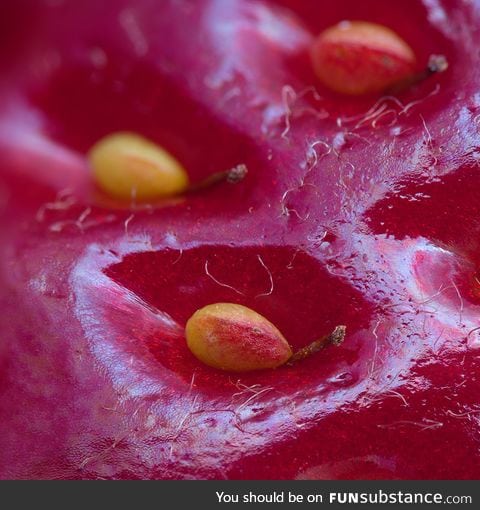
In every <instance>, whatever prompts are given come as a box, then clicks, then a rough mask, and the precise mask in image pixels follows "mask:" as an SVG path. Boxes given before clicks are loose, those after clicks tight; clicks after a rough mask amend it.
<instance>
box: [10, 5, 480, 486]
mask: <svg viewBox="0 0 480 510" xmlns="http://www.w3.org/2000/svg"><path fill="white" fill-rule="evenodd" d="M0 9H2V11H3V12H2V13H1V14H0V34H1V36H0V58H1V61H0V62H1V71H0V73H1V74H0V225H1V228H0V240H1V243H0V304H1V307H2V314H1V316H0V327H1V332H2V333H1V341H0V367H1V368H0V394H1V395H0V423H1V424H2V434H1V435H0V477H1V478H49V479H50V478H54V479H57V478H61V479H71V478H75V479H76V478H83V479H99V478H100V479H130V478H140V479H172V478H173V479H177V478H181V479H220V478H229V479H239V478H240V479H252V478H266V479H270V478H275V479H293V478H299V479H332V478H333V479H336V478H340V479H342V478H363V479H365V478H367V479H371V478H388V479H412V478H413V479H421V478H427V479H443V478H455V479H457V478H477V477H479V476H480V467H479V466H480V464H479V463H480V450H479V444H480V443H479V441H480V390H479V381H478V375H477V374H479V370H480V358H479V355H480V350H479V349H480V329H479V327H480V280H478V279H477V270H478V266H479V265H480V200H479V195H480V169H479V163H480V70H479V62H480V54H479V50H478V40H479V37H480V30H479V28H478V27H480V2H479V1H476V0H475V1H468V2H467V1H466V0H465V1H460V0H458V1H453V0H451V1H446V0H445V1H442V0H424V1H423V2H422V1H420V0H418V1H411V0H409V1H405V2H383V1H382V0H365V1H363V2H357V1H354V0H336V1H325V2H318V1H316V0H282V1H273V0H271V1H268V0H263V1H261V0H196V1H188V0H168V1H167V0H165V1H162V2H158V1H155V0H142V1H134V0H116V1H113V0H112V1H105V2H98V1H94V0H86V1H83V2H77V1H74V0H64V1H62V0H36V1H34V0H31V1H29V0H24V1H22V2H16V1H14V0H9V1H3V2H2V6H1V8H0ZM343 19H353V20H356V19H359V20H365V21H371V22H374V23H379V24H382V25H385V26H387V27H389V28H391V29H392V30H395V32H397V33H398V34H399V35H400V36H401V37H402V38H404V39H405V41H406V42H407V43H408V44H409V45H410V46H411V47H412V48H413V50H414V52H415V54H416V57H417V61H418V66H419V69H421V68H422V67H424V65H425V63H426V62H427V60H428V57H429V56H430V55H432V54H443V55H445V56H446V57H447V59H448V62H449V69H448V71H447V72H445V73H442V74H441V75H438V76H433V77H431V78H429V79H427V80H424V81H422V82H420V83H417V84H415V85H412V86H411V87H409V88H408V89H407V90H404V91H403V92H401V93H398V94H396V95H395V96H386V95H383V96H382V95H377V96H368V97H360V98H352V97H348V96H341V95H339V94H335V93H333V92H330V91H329V90H327V89H326V88H324V87H322V85H321V84H320V83H318V81H317V80H316V78H315V76H314V73H313V70H312V67H311V63H310V57H309V52H310V47H311V45H312V44H313V41H314V39H315V37H316V36H317V35H318V34H319V33H320V32H321V31H322V30H324V29H325V28H327V27H329V26H331V25H334V24H336V23H338V22H339V21H341V20H343ZM116 131H131V132H135V133H138V134H140V135H143V136H145V137H147V138H149V139H151V140H153V141H154V142H156V143H158V144H159V145H161V146H162V147H164V148H166V149H167V150H168V151H169V152H170V153H171V154H173V155H174V156H175V157H176V158H177V159H178V160H179V161H180V162H181V163H182V164H183V165H184V166H185V168H186V169H187V171H188V173H189V176H190V179H191V180H192V181H193V182H194V183H195V182H200V181H201V180H202V179H204V178H206V177H208V176H209V175H210V174H213V173H215V172H219V171H224V170H228V169H229V168H232V167H235V166H237V165H246V167H247V168H248V174H247V175H246V177H245V178H244V179H243V180H242V181H241V182H238V183H235V184H232V183H228V182H222V183H218V184H216V185H215V186H212V187H210V188H205V189H199V190H198V191H197V192H194V193H187V194H186V195H185V196H182V197H179V198H175V199H172V200H168V201H163V202H160V203H155V204H153V205H152V206H151V207H145V206H140V205H137V204H135V201H134V200H132V203H131V204H123V205H122V204H120V203H116V202H113V201H109V200H107V199H106V198H105V197H103V196H101V195H100V193H99V192H98V191H96V189H95V186H94V185H93V183H92V177H91V172H90V169H89V167H88V162H87V158H86V153H87V151H88V150H89V149H90V147H91V146H92V145H93V144H94V143H95V142H96V141H97V140H99V139H100V138H101V137H103V136H105V135H107V134H109V133H111V132H116ZM216 302H231V303H238V304H242V305H245V306H248V307H250V308H252V309H253V310H255V311H257V312H258V313H261V314H262V315H263V316H265V317H266V318H267V319H268V320H269V321H271V322H272V323H273V324H275V326H276V327H278V329H279V330H280V331H281V332H282V333H283V334H284V336H285V337H286V338H287V339H288V341H289V342H290V344H291V345H292V347H293V348H294V349H299V348H301V347H303V346H305V345H307V344H308V343H310V342H312V341H313V340H315V339H316V338H319V337H321V336H322V335H326V334H329V333H330V332H331V331H332V330H333V329H334V328H335V327H336V326H337V325H341V324H342V325H346V326H347V334H346V338H345V341H344V342H343V344H342V345H341V346H339V347H335V346H329V347H328V348H326V349H324V350H322V351H320V352H318V353H315V354H313V355H312V356H310V357H309V358H307V359H305V360H303V361H301V362H299V363H296V364H293V365H291V366H284V367H280V368H277V369H275V370H265V371H258V372H251V373H247V374H235V373H228V372H222V371H219V370H215V369H213V368H210V367H207V366H206V365H203V364H202V363H201V362H200V361H199V360H197V359H196V358H195V357H194V356H193V355H192V354H191V353H190V351H189V350H188V348H187V345H186V342H185V334H184V327H185V323H186V321H187V320H188V318H189V317H190V316H191V315H192V314H193V313H194V312H195V311H196V310H197V309H199V308H201V307H203V306H205V305H207V304H211V303H216Z"/></svg>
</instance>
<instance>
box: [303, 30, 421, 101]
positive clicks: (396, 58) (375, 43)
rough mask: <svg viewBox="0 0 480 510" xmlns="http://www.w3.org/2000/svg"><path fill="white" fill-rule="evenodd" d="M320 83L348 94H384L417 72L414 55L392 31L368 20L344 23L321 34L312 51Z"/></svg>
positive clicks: (314, 66)
mask: <svg viewBox="0 0 480 510" xmlns="http://www.w3.org/2000/svg"><path fill="white" fill-rule="evenodd" d="M311 58H312V65H313V69H314V71H315V74H316V75H317V77H318V78H319V80H320V81H321V82H322V83H323V84H324V85H326V86H327V87H329V88H330V89H332V90H334V91H336V92H340V93H342V94H349V95H361V94H371V93H376V92H381V91H383V90H385V89H387V88H389V87H392V86H394V85H396V84H398V83H401V82H403V81H408V79H409V78H411V77H412V76H413V74H414V72H415V61H416V59H415V54H414V52H413V50H412V49H411V48H410V46H409V45H408V44H407V43H406V42H405V41H404V40H403V39H402V38H401V37H400V36H399V35H397V34H396V33H395V32H394V31H393V30H391V29H389V28H387V27H385V26H383V25H378V24H376V23H369V22H366V21H342V22H340V23H338V24H337V25H334V26H332V27H330V28H328V29H326V30H325V31H324V32H322V33H321V34H320V35H319V36H318V38H317V39H316V40H315V42H314V44H313V45H312V49H311Z"/></svg>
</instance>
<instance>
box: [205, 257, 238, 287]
mask: <svg viewBox="0 0 480 510" xmlns="http://www.w3.org/2000/svg"><path fill="white" fill-rule="evenodd" d="M205 273H206V274H207V276H209V277H210V278H211V279H212V280H213V281H214V282H215V283H216V284H217V285H220V287H225V288H227V289H230V290H233V291H234V292H236V293H237V294H240V296H245V294H244V293H243V292H240V291H239V290H237V289H236V288H235V287H232V286H231V285H228V284H226V283H222V282H220V281H219V280H217V279H216V278H215V277H214V276H213V275H212V274H211V273H210V272H209V270H208V260H206V261H205Z"/></svg>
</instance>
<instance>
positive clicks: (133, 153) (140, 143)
mask: <svg viewBox="0 0 480 510" xmlns="http://www.w3.org/2000/svg"><path fill="white" fill-rule="evenodd" d="M88 159H89V161H90V164H91V167H92V172H93V176H94V179H95V181H96V183H97V185H98V186H99V187H100V188H101V189H102V190H103V191H104V192H105V193H107V194H108V195H109V196H111V197H113V198H117V199H120V200H124V201H131V198H132V196H135V199H136V200H138V201H140V202H145V201H152V200H156V199H160V198H164V197H170V196H173V195H177V194H179V193H182V192H184V191H185V190H186V189H187V187H188V184H189V182H188V176H187V172H186V171H185V169H184V168H183V167H182V165H181V164H180V163H179V162H178V161H177V160H176V159H175V158H174V157H173V156H172V155H171V154H169V153H168V152H167V151H166V150H165V149H163V148H162V147H160V146H158V145H156V144H155V143H153V142H151V141H150V140H147V139H146V138H144V137H142V136H140V135H137V134H135V133H123V132H121V133H113V134H110V135H108V136H106V137H105V138H102V139H101V140H99V141H98V142H97V143H96V144H95V145H94V146H93V147H92V149H91V150H90V152H89V154H88Z"/></svg>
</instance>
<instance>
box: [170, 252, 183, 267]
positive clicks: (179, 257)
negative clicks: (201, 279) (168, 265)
mask: <svg viewBox="0 0 480 510" xmlns="http://www.w3.org/2000/svg"><path fill="white" fill-rule="evenodd" d="M182 255H183V248H180V253H179V254H178V257H177V258H176V259H175V260H174V261H173V262H172V266H174V265H175V264H176V263H177V262H178V261H179V260H180V259H181V258H182Z"/></svg>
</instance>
